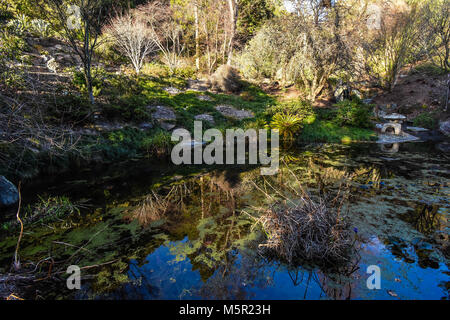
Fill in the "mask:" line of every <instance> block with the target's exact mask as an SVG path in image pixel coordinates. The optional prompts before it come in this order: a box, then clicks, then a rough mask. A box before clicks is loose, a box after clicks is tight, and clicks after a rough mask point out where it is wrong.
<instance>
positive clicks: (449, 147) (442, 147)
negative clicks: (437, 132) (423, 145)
mask: <svg viewBox="0 0 450 320" xmlns="http://www.w3.org/2000/svg"><path fill="white" fill-rule="evenodd" d="M436 149H438V150H439V151H442V152H444V153H450V142H441V143H439V144H437V145H436Z"/></svg>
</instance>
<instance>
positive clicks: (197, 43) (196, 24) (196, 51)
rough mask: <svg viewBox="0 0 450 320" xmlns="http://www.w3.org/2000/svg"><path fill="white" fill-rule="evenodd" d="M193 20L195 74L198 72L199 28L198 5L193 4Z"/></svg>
mask: <svg viewBox="0 0 450 320" xmlns="http://www.w3.org/2000/svg"><path fill="white" fill-rule="evenodd" d="M194 18H195V67H196V69H197V72H198V71H199V70H200V39H199V36H200V31H199V29H200V26H199V18H198V3H197V2H195V4H194Z"/></svg>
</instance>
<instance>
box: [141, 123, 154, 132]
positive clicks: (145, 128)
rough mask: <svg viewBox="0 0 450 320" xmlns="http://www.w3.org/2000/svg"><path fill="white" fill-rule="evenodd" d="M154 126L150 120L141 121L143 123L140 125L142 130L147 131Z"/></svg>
mask: <svg viewBox="0 0 450 320" xmlns="http://www.w3.org/2000/svg"><path fill="white" fill-rule="evenodd" d="M152 128H153V124H151V123H148V122H144V123H141V124H140V125H139V129H141V130H143V131H147V130H150V129H152Z"/></svg>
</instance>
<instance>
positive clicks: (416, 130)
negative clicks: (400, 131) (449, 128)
mask: <svg viewBox="0 0 450 320" xmlns="http://www.w3.org/2000/svg"><path fill="white" fill-rule="evenodd" d="M406 129H408V130H409V131H412V132H427V131H430V130H428V129H425V128H419V127H407V128H406Z"/></svg>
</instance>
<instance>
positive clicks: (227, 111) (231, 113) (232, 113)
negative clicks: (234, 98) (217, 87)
mask: <svg viewBox="0 0 450 320" xmlns="http://www.w3.org/2000/svg"><path fill="white" fill-rule="evenodd" d="M216 110H217V111H219V112H220V113H221V114H222V115H223V116H224V117H227V118H232V119H236V120H243V119H249V118H254V117H255V115H254V114H253V113H252V112H250V111H247V110H237V109H235V108H234V107H232V106H228V105H219V106H216Z"/></svg>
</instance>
